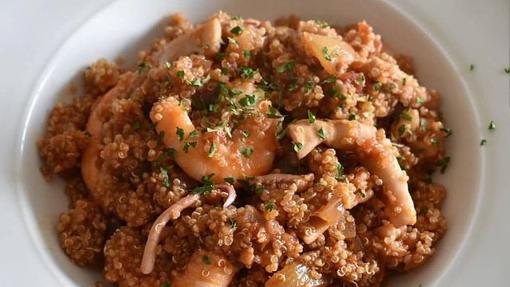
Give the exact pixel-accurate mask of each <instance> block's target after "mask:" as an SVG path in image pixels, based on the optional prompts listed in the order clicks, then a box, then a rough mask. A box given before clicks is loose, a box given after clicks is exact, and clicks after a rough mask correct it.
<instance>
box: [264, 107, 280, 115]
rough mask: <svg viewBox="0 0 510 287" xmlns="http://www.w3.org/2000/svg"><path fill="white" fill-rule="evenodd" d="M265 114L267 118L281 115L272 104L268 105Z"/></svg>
mask: <svg viewBox="0 0 510 287" xmlns="http://www.w3.org/2000/svg"><path fill="white" fill-rule="evenodd" d="M267 116H268V117H269V118H279V117H281V116H280V113H279V112H278V110H277V109H275V108H274V107H273V106H269V111H268V112H267Z"/></svg>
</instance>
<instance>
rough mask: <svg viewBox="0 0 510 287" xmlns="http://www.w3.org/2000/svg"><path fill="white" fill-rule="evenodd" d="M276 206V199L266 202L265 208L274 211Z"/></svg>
mask: <svg viewBox="0 0 510 287" xmlns="http://www.w3.org/2000/svg"><path fill="white" fill-rule="evenodd" d="M275 207H276V205H275V203H274V201H268V202H267V203H266V207H265V209H266V211H273V210H274V209H275Z"/></svg>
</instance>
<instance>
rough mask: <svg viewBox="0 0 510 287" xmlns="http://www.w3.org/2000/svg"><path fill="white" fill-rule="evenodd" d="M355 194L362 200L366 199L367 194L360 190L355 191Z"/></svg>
mask: <svg viewBox="0 0 510 287" xmlns="http://www.w3.org/2000/svg"><path fill="white" fill-rule="evenodd" d="M356 193H357V194H359V195H360V196H361V197H363V198H365V197H367V194H366V193H365V192H364V191H363V190H361V189H358V190H356Z"/></svg>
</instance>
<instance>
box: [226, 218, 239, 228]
mask: <svg viewBox="0 0 510 287" xmlns="http://www.w3.org/2000/svg"><path fill="white" fill-rule="evenodd" d="M228 223H229V224H230V228H232V229H234V230H235V229H237V221H236V220H235V219H234V218H229V219H228Z"/></svg>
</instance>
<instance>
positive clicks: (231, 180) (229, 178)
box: [223, 176, 234, 184]
mask: <svg viewBox="0 0 510 287" xmlns="http://www.w3.org/2000/svg"><path fill="white" fill-rule="evenodd" d="M223 180H224V181H225V182H227V183H230V184H234V178H233V177H231V176H227V177H225V178H224V179H223Z"/></svg>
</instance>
